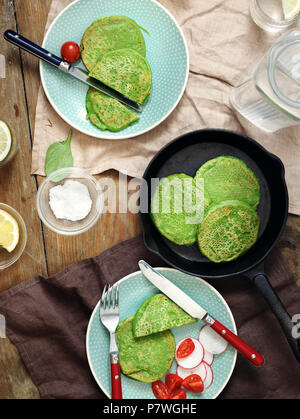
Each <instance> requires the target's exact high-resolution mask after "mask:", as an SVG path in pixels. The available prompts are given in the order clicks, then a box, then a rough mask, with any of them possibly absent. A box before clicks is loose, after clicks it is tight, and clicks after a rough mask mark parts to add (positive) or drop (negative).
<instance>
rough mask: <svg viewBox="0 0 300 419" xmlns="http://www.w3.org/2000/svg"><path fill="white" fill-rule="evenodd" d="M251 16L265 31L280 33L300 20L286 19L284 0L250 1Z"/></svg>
mask: <svg viewBox="0 0 300 419" xmlns="http://www.w3.org/2000/svg"><path fill="white" fill-rule="evenodd" d="M250 14H251V17H252V19H253V20H254V22H255V23H256V24H257V25H258V26H259V27H260V28H262V29H264V30H265V31H269V32H278V31H281V30H283V29H286V28H288V27H289V26H291V25H292V24H293V23H294V22H296V21H297V20H298V16H296V17H294V18H293V19H285V18H284V13H283V7H282V0H250Z"/></svg>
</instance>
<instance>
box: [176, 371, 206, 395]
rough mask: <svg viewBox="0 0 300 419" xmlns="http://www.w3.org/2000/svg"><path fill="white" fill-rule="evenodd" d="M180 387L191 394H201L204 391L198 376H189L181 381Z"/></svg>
mask: <svg viewBox="0 0 300 419" xmlns="http://www.w3.org/2000/svg"><path fill="white" fill-rule="evenodd" d="M181 385H182V387H184V388H185V389H186V390H189V391H191V392H192V393H202V391H203V390H204V385H203V381H202V379H201V377H200V375H198V374H191V375H189V376H188V377H186V378H185V379H184V380H183V381H182V383H181Z"/></svg>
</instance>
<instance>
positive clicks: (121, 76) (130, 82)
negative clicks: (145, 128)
mask: <svg viewBox="0 0 300 419" xmlns="http://www.w3.org/2000/svg"><path fill="white" fill-rule="evenodd" d="M90 76H91V77H94V78H95V79H98V80H100V81H101V82H102V83H104V84H106V85H107V86H110V87H112V88H113V89H115V90H117V91H118V92H120V93H122V94H123V95H125V96H128V97H129V98H130V99H133V100H135V101H136V102H138V103H140V104H141V105H143V104H144V103H145V102H146V100H147V99H148V97H149V95H150V89H151V84H152V74H151V68H150V65H149V63H148V61H147V60H146V58H144V57H143V56H142V55H140V54H139V53H138V52H136V51H134V50H133V49H130V48H124V49H118V50H114V51H110V52H108V53H107V54H105V55H103V57H102V58H101V59H100V60H99V61H98V62H97V64H96V65H95V66H94V67H93V69H92V70H91V72H90Z"/></svg>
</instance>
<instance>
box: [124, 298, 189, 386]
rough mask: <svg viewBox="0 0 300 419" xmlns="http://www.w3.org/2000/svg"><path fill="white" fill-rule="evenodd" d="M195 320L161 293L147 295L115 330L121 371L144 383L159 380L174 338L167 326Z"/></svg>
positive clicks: (170, 357)
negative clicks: (135, 310) (137, 307)
mask: <svg viewBox="0 0 300 419" xmlns="http://www.w3.org/2000/svg"><path fill="white" fill-rule="evenodd" d="M196 321H197V319H194V318H193V317H191V316H189V315H188V314H187V313H186V312H185V311H183V310H182V309H181V308H180V307H178V306H177V305H176V304H175V303H174V302H173V301H171V300H170V299H169V298H168V297H166V296H165V295H163V294H154V295H152V296H151V297H149V298H147V299H146V300H145V301H144V302H143V303H142V304H141V306H140V307H139V309H138V310H137V312H136V314H135V315H134V316H131V317H128V318H127V319H125V320H123V321H121V322H120V324H119V326H118V328H117V331H116V339H117V343H118V348H119V358H120V367H121V370H122V372H123V374H125V375H127V376H128V377H130V378H133V379H135V380H138V381H142V382H146V383H149V382H154V381H157V380H160V379H161V378H162V377H163V376H164V375H165V374H166V373H167V371H168V370H169V369H170V367H171V364H172V362H173V359H174V355H175V346H176V344H175V339H174V336H173V335H172V333H171V331H170V330H169V329H172V328H175V327H180V326H185V325H188V324H193V323H195V322H196Z"/></svg>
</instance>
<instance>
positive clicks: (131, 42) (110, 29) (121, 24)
mask: <svg viewBox="0 0 300 419" xmlns="http://www.w3.org/2000/svg"><path fill="white" fill-rule="evenodd" d="M122 48H131V49H133V50H135V51H137V52H138V53H139V54H140V55H142V56H143V57H145V55H146V46H145V40H144V37H143V34H142V32H141V30H140V27H139V26H138V25H137V24H136V22H135V21H134V20H132V19H129V18H128V17H126V16H106V17H102V18H100V19H97V20H96V21H95V22H93V23H92V24H91V26H89V27H88V28H87V30H86V31H85V33H84V35H83V37H82V40H81V58H82V61H83V63H84V64H85V66H86V67H87V69H88V70H89V71H91V70H92V69H93V68H94V67H95V65H96V64H97V62H98V61H99V60H100V59H101V58H102V56H103V55H104V54H106V53H107V52H109V51H111V50H116V49H122Z"/></svg>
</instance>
